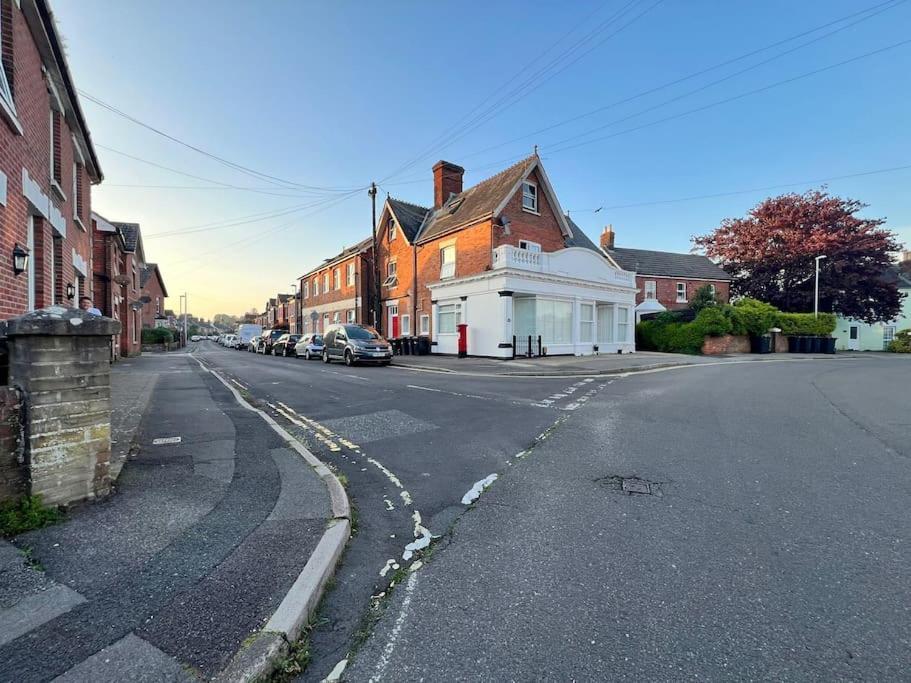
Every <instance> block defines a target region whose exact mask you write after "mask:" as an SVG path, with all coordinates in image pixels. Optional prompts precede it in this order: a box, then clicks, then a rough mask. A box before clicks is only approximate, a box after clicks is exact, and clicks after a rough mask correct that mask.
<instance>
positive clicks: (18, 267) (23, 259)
mask: <svg viewBox="0 0 911 683" xmlns="http://www.w3.org/2000/svg"><path fill="white" fill-rule="evenodd" d="M26 270H28V250H26V249H23V248H22V247H20V246H19V245H18V244H17V245H16V246H14V247H13V272H14V273H15V274H16V275H19V274H20V273H24V272H25V271H26Z"/></svg>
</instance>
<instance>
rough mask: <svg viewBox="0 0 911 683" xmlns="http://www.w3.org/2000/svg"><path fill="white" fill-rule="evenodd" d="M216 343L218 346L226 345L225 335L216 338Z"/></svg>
mask: <svg viewBox="0 0 911 683" xmlns="http://www.w3.org/2000/svg"><path fill="white" fill-rule="evenodd" d="M215 341H216V343H218V344H224V341H225V335H223V334H220V335H218V336H217V337H215Z"/></svg>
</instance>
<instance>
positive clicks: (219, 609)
mask: <svg viewBox="0 0 911 683" xmlns="http://www.w3.org/2000/svg"><path fill="white" fill-rule="evenodd" d="M112 381H113V383H114V386H113V387H112V389H113V391H112V393H113V395H114V396H115V397H117V398H116V400H115V408H114V410H115V415H114V418H113V420H112V422H113V428H114V433H115V439H116V441H117V444H116V446H115V449H116V450H118V451H119V452H121V453H130V454H129V455H128V457H127V463H126V465H125V467H124V469H123V472H122V473H121V475H120V479H119V480H118V482H117V492H116V494H115V495H113V496H112V497H111V498H109V499H107V500H104V501H100V502H97V503H89V504H85V505H81V506H77V507H75V508H74V509H73V510H71V512H70V513H69V514H68V516H67V517H68V518H67V519H66V521H64V522H63V523H61V524H59V525H57V526H53V527H48V528H46V529H41V530H38V531H33V532H29V533H26V534H22V535H20V536H18V537H16V538H15V539H13V542H12V544H9V543H3V542H0V680H3V681H6V680H15V681H20V682H25V681H47V680H51V679H55V678H57V677H62V678H60V680H64V681H93V682H95V681H125V680H130V681H136V680H149V681H192V680H199V679H206V680H208V679H212V678H215V677H219V675H225V676H226V677H228V678H231V679H236V678H240V677H241V675H242V674H243V673H244V672H247V673H250V672H253V671H255V668H250V667H251V666H254V667H255V665H261V664H263V662H264V658H263V656H262V655H263V649H265V650H267V651H268V653H273V652H274V651H275V650H276V649H277V648H278V647H280V644H279V645H276V642H275V639H273V640H272V641H270V644H267V645H263V643H264V638H263V637H262V636H264V635H265V629H264V627H266V626H267V622H269V625H270V630H269V635H274V636H277V635H280V634H278V632H277V631H278V629H276V630H275V631H273V630H271V623H272V622H270V619H272V620H273V621H274V620H275V618H276V616H277V615H276V612H277V611H280V612H282V614H283V616H284V617H287V616H288V613H289V612H288V611H289V609H290V610H291V612H294V611H295V610H297V612H303V613H304V618H305V616H306V614H305V612H306V610H307V609H308V606H309V602H308V600H312V596H307V595H302V594H301V592H300V589H301V584H302V579H304V578H305V577H304V575H303V574H302V570H304V567H305V565H307V564H308V560H309V559H310V557H311V553H313V551H314V550H315V549H316V548H317V545H318V544H320V542H321V540H322V539H323V538H324V534H326V535H327V536H328V533H327V527H330V528H331V520H332V518H333V513H332V510H331V505H330V496H329V492H328V491H327V488H326V486H327V485H326V483H324V480H323V479H321V478H320V475H319V473H318V472H317V471H316V470H315V469H314V468H313V467H312V465H311V464H308V462H306V461H305V460H304V458H303V457H301V454H300V453H299V452H297V451H296V450H294V449H292V448H290V447H289V444H288V443H287V442H286V441H285V440H284V439H283V438H282V437H281V436H280V435H279V434H278V433H276V432H275V431H274V430H273V429H272V428H271V427H270V426H269V425H268V424H267V423H266V422H265V421H264V420H263V419H262V418H261V417H260V416H259V415H258V414H256V413H255V412H251V411H250V410H247V409H245V408H244V407H242V406H240V405H239V404H238V403H237V401H236V400H235V397H234V396H233V395H232V393H231V392H230V391H229V390H228V389H226V388H225V387H224V386H223V385H222V384H221V383H220V382H219V381H218V379H217V378H216V377H215V376H214V375H212V374H210V373H207V372H203V371H202V370H201V369H200V367H199V365H198V364H197V363H196V362H195V360H193V358H192V356H190V355H188V354H169V355H167V356H147V357H142V358H138V359H130V360H129V361H127V362H125V363H123V364H122V365H121V366H120V367H118V368H117V369H115V372H114V374H113V380H112ZM139 414H141V416H142V419H141V422H140V421H139V420H138V415H139ZM137 428H138V430H137ZM131 430H136V431H135V442H134V434H133V433H131ZM175 437H179V442H177V443H175V442H174V441H176V438H175ZM162 438H164V439H168V440H169V441H168V442H165V443H158V444H156V443H155V442H154V440H156V439H162ZM134 443H135V444H136V446H138V448H136V447H134V448H133V450H132V452H131V451H130V445H131V444H134ZM330 476H331V475H330ZM343 521H344V520H343ZM346 526H347V525H346ZM336 535H337V534H336ZM320 547H321V548H322V547H323V544H321V545H320ZM20 551H26V552H27V555H26V554H23V552H20ZM330 559H332V566H334V558H330ZM325 560H326V558H322V561H324V564H325ZM39 565H40V566H39ZM312 567H313V563H311V564H310V566H309V567H308V571H311V570H312ZM323 568H324V569H325V567H323ZM304 574H306V572H304ZM304 583H306V581H304ZM310 587H311V588H312V586H310ZM321 587H322V582H321V581H320V582H319V588H320V589H321ZM289 594H290V597H289ZM286 598H287V599H286ZM280 606H281V609H279V608H280ZM297 617H300V614H296V615H295V618H292V619H291V620H290V621H289V620H288V619H287V618H286V619H285V620H284V623H286V624H287V623H293V624H299V623H300V621H299V619H298V618H297ZM295 631H296V629H295ZM257 634H259V635H260V636H261V637H259V638H257ZM291 635H292V637H295V636H296V632H295V633H292V634H291ZM251 643H253V644H256V646H255V647H252V648H247V649H244V648H246V646H249V645H250V644H251ZM252 650H257V651H256V652H252ZM239 651H240V654H239V655H238V652H239ZM236 655H237V656H236ZM229 665H230V667H231V669H230V670H231V673H230V674H227V675H226V674H224V673H223V672H224V671H225V669H226V668H227V667H229ZM260 672H261V671H260Z"/></svg>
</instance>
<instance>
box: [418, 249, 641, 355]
mask: <svg viewBox="0 0 911 683" xmlns="http://www.w3.org/2000/svg"><path fill="white" fill-rule="evenodd" d="M635 283H636V277H635V274H634V273H631V272H628V271H624V270H620V269H619V268H617V267H616V266H615V265H614V264H613V263H612V262H611V261H609V260H608V259H607V258H606V257H604V256H602V255H600V254H598V253H597V252H595V251H593V250H591V249H585V248H582V247H570V248H567V249H562V250H560V251H557V252H551V253H542V252H534V251H529V250H525V249H519V248H517V247H513V246H508V245H504V246H501V247H498V248H497V249H495V250H494V254H493V268H492V269H491V270H489V271H485V272H484V273H480V274H478V275H473V276H469V277H463V278H459V279H452V280H441V281H440V282H436V283H434V284H432V285H430V286H429V288H430V291H431V299H432V317H433V321H432V347H431V348H432V351H433V352H434V353H447V354H454V353H457V352H458V326H459V324H461V323H464V324H466V325H467V335H468V354H469V355H472V356H491V357H497V358H510V357H512V356H513V353H514V352H515V355H517V356H523V355H527V354H529V353H530V354H531V355H538V354H546V355H576V356H581V355H588V354H592V353H617V352H622V353H632V352H634V351H635V339H634V336H635V333H634V322H635V312H634V311H635V305H636V284H635Z"/></svg>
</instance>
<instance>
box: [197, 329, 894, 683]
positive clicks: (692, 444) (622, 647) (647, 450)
mask: <svg viewBox="0 0 911 683" xmlns="http://www.w3.org/2000/svg"><path fill="white" fill-rule="evenodd" d="M229 353H231V352H221V351H217V350H213V349H211V347H210V348H208V349H206V351H204V352H203V354H204V356H203V357H206V356H208V357H209V358H210V359H211V360H212V362H218V363H219V364H223V365H224V366H225V367H230V368H231V369H232V372H234V373H236V376H237V377H238V381H240V382H242V383H245V384H246V383H249V385H248V386H250V387H251V388H250V391H251V393H253V394H254V395H255V394H257V393H258V392H264V393H265V394H269V395H272V396H275V395H277V394H278V393H279V392H282V391H284V392H286V395H288V396H289V400H294V399H293V398H290V397H293V396H294V395H295V394H296V395H297V396H298V398H297V399H296V400H297V402H296V403H295V404H294V405H296V406H298V407H297V408H295V410H299V411H300V413H301V414H303V415H311V414H312V415H314V417H315V418H316V419H317V420H319V421H320V422H321V423H322V424H325V423H326V422H330V421H333V420H334V421H333V422H332V424H333V425H334V427H336V428H337V431H336V430H333V434H335V435H338V434H344V433H345V430H344V428H345V427H346V426H347V427H350V428H351V429H349V433H357V430H356V429H354V427H355V426H357V425H360V424H362V423H366V421H369V420H368V418H360V419H359V420H354V419H353V417H352V416H355V415H379V414H382V415H384V416H385V415H389V412H388V411H390V410H393V411H398V412H397V413H395V419H389V420H386V421H385V422H384V424H386V425H388V427H384V428H385V429H388V430H389V431H388V432H386V437H385V438H382V439H379V440H376V441H371V442H369V443H366V445H365V446H364V448H365V449H366V450H369V452H370V453H371V454H376V456H375V457H376V458H377V459H378V460H381V461H383V462H384V463H385V462H388V463H389V464H388V467H389V469H390V470H391V471H393V472H395V473H396V475H397V476H399V477H400V478H401V480H402V483H403V485H404V486H405V487H406V488H408V489H409V491H412V493H413V497H414V507H415V508H418V509H421V510H422V514H424V512H423V511H424V510H427V513H426V515H425V518H426V519H430V520H431V523H430V527H429V528H430V529H431V531H432V532H433V534H434V535H440V536H441V538H439V539H436V541H435V546H434V548H433V550H434V552H433V554H432V556H431V557H430V559H429V561H427V562H426V563H425V564H424V566H422V567H421V568H420V570H418V571H415V572H413V573H411V574H408V575H407V576H403V577H399V578H400V581H399V585H398V586H396V587H395V589H394V590H393V591H392V592H391V594H390V595H388V596H386V597H385V598H383V599H378V600H375V601H373V602H374V603H381V604H382V607H381V608H379V609H377V610H374V612H376V613H377V615H378V617H379V618H377V619H376V623H371V620H369V619H368V620H367V622H366V623H367V625H368V626H369V628H363V626H362V627H361V628H362V630H363V631H364V634H363V635H362V636H358V637H357V638H354V639H352V637H351V636H350V635H349V636H345V635H344V634H345V633H346V630H345V629H346V628H347V627H350V623H349V622H350V621H351V620H353V619H355V618H356V615H354V614H352V613H351V611H350V610H351V607H350V604H349V603H350V602H351V601H352V600H355V599H356V600H359V601H360V602H358V603H357V604H358V606H359V608H360V610H361V612H362V613H363V607H364V605H365V599H364V594H363V591H364V588H365V587H366V586H367V585H368V584H369V582H370V581H374V579H379V577H378V576H370V577H368V576H367V574H369V572H370V571H373V572H374V574H376V569H377V564H379V565H380V566H382V563H383V562H384V559H383V558H385V557H386V556H387V555H388V557H389V558H393V557H400V554H399V555H396V554H395V553H396V552H399V553H400V551H401V547H402V544H401V536H400V534H402V533H403V532H402V531H401V528H402V526H403V524H407V521H406V520H407V517H406V518H404V519H403V518H401V517H400V516H398V515H399V513H401V512H404V511H405V510H402V509H401V508H400V507H398V506H396V509H395V510H394V511H388V512H387V511H385V509H384V507H381V505H383V500H382V498H389V495H388V494H389V493H394V492H395V491H394V490H393V488H394V487H392V488H390V487H389V486H388V480H387V481H386V482H385V484H386V485H387V486H386V490H385V491H384V492H383V493H382V494H378V495H375V494H373V493H372V492H371V487H374V486H382V485H384V482H383V477H382V476H378V475H377V473H376V472H375V471H374V470H375V468H373V469H371V468H370V467H369V466H368V467H366V469H365V470H363V471H362V470H361V468H362V467H364V465H363V464H362V463H360V462H359V461H358V460H357V459H356V458H355V457H351V458H350V459H347V460H345V459H342V458H341V457H338V456H337V457H336V459H335V460H336V461H337V462H338V464H339V466H340V469H341V470H342V471H343V472H345V473H348V472H351V473H352V474H353V475H354V476H353V477H352V479H351V482H350V489H349V490H350V491H351V492H352V494H353V495H354V497H355V499H356V500H357V501H358V504H359V506H360V507H361V510H362V519H363V520H364V522H365V523H364V524H362V531H361V532H360V533H359V534H358V536H357V537H355V539H354V541H353V543H352V546H351V548H350V550H349V555H348V557H346V560H345V564H344V565H343V567H342V572H341V573H340V574H339V577H338V587H337V588H336V590H335V591H333V593H332V594H331V596H330V599H329V602H328V603H327V606H326V608H327V609H326V611H325V614H326V616H327V618H328V619H329V620H330V621H329V624H328V625H327V626H328V628H326V629H317V631H316V634H315V638H314V646H315V649H316V652H317V657H316V661H315V666H314V667H313V669H312V670H311V671H309V672H308V674H307V677H308V678H312V679H313V680H319V678H321V677H322V676H325V674H326V671H327V670H328V669H327V667H331V661H332V660H336V661H337V660H338V659H340V658H341V657H342V656H344V653H345V652H346V651H347V648H349V647H351V645H352V643H354V644H355V645H356V648H357V654H356V656H355V657H354V658H353V660H352V662H351V663H350V664H349V666H348V669H347V670H346V672H345V676H346V679H347V680H352V681H360V680H369V679H373V680H418V679H421V678H423V679H426V680H528V679H536V680H604V679H609V680H621V679H624V680H625V679H636V680H642V679H647V680H671V679H673V680H680V679H683V678H688V679H692V678H697V677H698V678H709V679H716V678H726V679H732V678H737V679H743V678H776V679H801V680H804V679H808V678H812V679H827V680H831V679H845V678H875V679H900V678H903V677H904V676H905V675H906V672H907V671H908V670H909V666H911V657H909V647H908V645H909V642H911V602H909V600H908V595H907V580H906V577H907V576H908V575H909V573H911V553H909V551H908V548H907V544H908V538H909V531H911V512H909V511H911V486H909V483H908V482H909V477H908V465H909V460H908V458H909V456H911V446H909V444H911V439H909V436H911V417H909V411H908V404H909V401H908V385H909V379H911V363H909V362H908V359H905V358H892V357H884V356H871V357H870V358H869V359H868V358H862V359H856V358H853V359H843V358H837V357H836V358H835V359H832V360H816V361H806V362H771V363H749V364H746V363H745V364H731V365H704V366H696V367H690V368H681V369H677V370H669V371H664V372H653V373H643V374H634V375H629V376H626V377H621V378H616V379H614V380H612V381H611V380H603V379H598V380H594V381H591V382H584V380H578V379H577V380H576V382H568V381H565V380H563V383H564V384H566V385H567V387H562V386H561V385H560V381H559V380H535V379H526V378H522V379H516V380H503V379H496V380H493V379H489V378H465V377H453V376H445V375H443V376H441V375H429V374H418V373H411V372H407V371H403V370H398V371H396V370H394V369H380V368H377V369H374V368H358V369H355V370H353V371H352V370H349V369H347V368H341V367H335V366H332V367H330V368H328V372H326V370H327V369H326V368H325V367H324V366H322V365H317V364H310V365H307V364H303V362H302V361H299V362H295V361H292V360H290V359H288V360H287V361H286V360H285V359H272V358H262V357H253V356H252V355H249V357H247V356H246V355H245V354H237V355H238V356H240V358H237V359H236V360H235V357H234V356H229V355H227V354H229ZM387 370H388V371H387ZM329 373H332V374H329ZM338 375H340V376H341V377H346V379H341V377H339V376H338ZM348 375H350V377H347V376H348ZM354 377H359V378H360V379H355V378H354ZM244 378H245V379H244ZM364 378H366V379H364ZM272 382H278V384H272ZM577 383H578V384H579V386H576V387H575V388H574V390H573V391H572V392H570V393H569V394H568V396H566V398H556V399H552V398H551V397H554V396H558V395H564V394H566V392H565V391H562V390H561V389H568V388H571V387H573V385H574V384H577ZM288 385H290V386H288ZM358 386H360V389H358V388H357V387H358ZM416 386H421V387H423V388H422V389H416V388H413V387H416ZM301 389H304V391H301ZM446 392H449V393H446ZM580 395H581V396H583V397H585V398H586V399H587V400H586V401H579V400H578V399H577V398H576V397H578V396H580ZM469 396H473V397H476V398H469ZM546 400H553V401H554V402H553V403H550V404H544V403H543V401H546ZM289 405H291V404H289ZM542 405H545V406H546V407H541V406H542ZM389 406H395V407H394V408H390V407H389ZM567 407H573V408H574V409H572V410H566V408H567ZM343 413H344V414H347V415H348V417H347V418H338V417H337V416H338V415H341V414H343ZM402 414H404V415H405V416H406V417H402ZM389 417H390V418H391V415H389ZM371 419H372V418H371ZM376 419H377V420H379V421H382V420H385V418H379V417H377V418H376ZM345 420H348V422H347V423H346V422H345ZM410 420H417V421H419V422H421V423H426V424H428V425H434V426H433V427H430V428H426V429H425V431H423V432H417V431H415V430H414V429H412V430H411V431H409V432H408V433H407V434H402V433H401V428H400V427H396V426H395V425H398V424H409V421H410ZM555 423H556V427H555V428H553V426H554V424H555ZM540 434H546V438H542V439H540V440H538V441H535V436H537V435H540ZM363 435H364V432H361V433H358V436H363ZM418 436H420V437H421V438H417V437H418ZM532 443H533V444H534V447H533V448H531V449H530V450H529V445H530V444H532ZM517 456H518V457H517ZM330 457H331V456H330ZM371 457H372V455H371ZM358 472H360V475H361V476H360V478H357V479H355V477H356V476H357V473H358ZM492 472H497V473H499V474H500V475H501V476H500V478H499V480H498V481H496V482H495V483H494V484H493V485H492V486H491V487H490V489H489V490H488V491H487V492H485V493H484V494H483V496H482V497H481V498H480V500H479V501H478V502H477V503H476V504H475V505H473V506H471V507H470V508H467V509H466V507H465V506H462V505H461V504H460V503H459V500H460V498H461V496H462V495H463V493H464V492H465V491H466V490H467V489H468V487H470V486H471V483H472V482H474V481H477V480H478V479H480V478H482V477H484V476H486V475H487V474H489V473H492ZM624 481H625V486H626V488H634V489H636V490H644V491H647V492H648V493H647V494H640V493H627V492H625V491H624V490H623V489H624ZM378 498H379V499H380V500H377V499H378ZM390 500H392V498H390ZM377 503H379V504H377ZM368 519H369V523H368V522H367V520H368ZM387 531H388V533H389V535H392V534H395V535H396V538H395V539H383V538H382V535H383V533H385V532H387ZM404 533H405V534H406V535H408V534H407V532H404ZM361 534H363V537H362V536H361ZM387 540H388V541H390V542H388V543H386V544H385V545H384V541H387ZM374 585H375V586H376V587H377V588H379V586H380V582H375V584H374ZM346 586H347V587H346ZM356 600H355V601H356ZM367 600H368V601H369V596H368V598H367ZM367 604H371V603H370V602H368V603H367ZM346 605H347V607H346ZM346 609H347V610H348V611H345V610H346ZM367 613H368V614H370V613H371V612H370V611H369V610H368V612H367ZM321 631H322V633H321ZM326 648H329V651H330V654H329V655H328V656H327V655H322V654H320V652H321V650H325V649H326ZM333 648H334V649H333Z"/></svg>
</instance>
